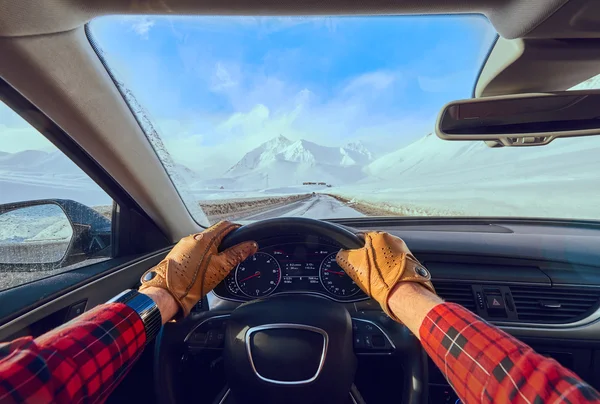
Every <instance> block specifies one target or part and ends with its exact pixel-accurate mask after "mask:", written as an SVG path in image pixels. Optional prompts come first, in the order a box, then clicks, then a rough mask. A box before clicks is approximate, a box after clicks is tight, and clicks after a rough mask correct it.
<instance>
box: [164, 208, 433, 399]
mask: <svg viewBox="0 0 600 404" xmlns="http://www.w3.org/2000/svg"><path fill="white" fill-rule="evenodd" d="M273 235H304V236H307V237H321V238H328V239H330V240H332V241H334V242H336V243H337V244H339V245H340V246H341V247H342V248H346V249H348V248H350V249H354V248H360V247H362V246H363V245H364V243H363V241H362V240H361V239H360V238H359V237H358V236H357V235H356V234H354V233H353V232H351V231H349V230H348V229H346V228H344V227H341V226H338V225H336V224H333V223H329V222H324V221H320V220H314V219H308V218H275V219H268V220H264V221H260V222H254V223H251V224H248V225H245V226H242V227H240V228H239V229H236V230H234V231H233V232H231V233H230V234H229V235H227V237H226V238H225V239H224V240H223V242H222V243H221V246H220V249H221V250H224V249H226V248H229V247H231V246H233V245H235V244H238V243H241V242H243V241H248V240H260V239H264V238H266V237H272V236H273ZM221 314H222V313H221ZM398 326H399V325H398ZM399 327H402V329H404V331H403V332H402V333H401V334H403V335H402V336H401V337H400V338H401V340H398V339H396V340H395V343H394V344H393V345H394V346H395V348H396V350H402V351H403V352H402V355H398V358H399V360H401V361H402V365H403V368H404V391H403V392H402V393H401V395H400V397H398V398H399V402H403V403H407V404H418V403H419V404H420V403H423V402H425V401H426V399H427V392H426V385H427V363H426V361H425V356H424V352H423V350H422V348H421V346H420V344H419V342H418V340H417V339H416V338H415V337H414V336H412V335H411V334H410V332H408V330H407V329H406V328H405V327H403V326H399ZM176 328H177V324H167V325H166V326H165V327H164V328H163V330H162V331H161V333H160V334H159V337H158V339H157V343H156V352H155V366H154V372H155V377H156V378H157V380H156V385H157V396H158V397H157V398H158V399H159V402H167V403H174V402H175V401H176V400H175V395H176V381H175V380H174V372H175V369H178V364H175V363H173V361H174V360H178V359H180V358H181V355H180V354H179V355H178V353H176V352H174V351H173V349H174V347H173V345H174V344H175V343H174V341H173V339H177V338H181V337H182V336H183V335H185V331H184V332H181V331H179V332H178V331H177V330H176ZM167 334H169V335H167ZM223 360H224V365H225V374H226V377H227V386H228V388H229V392H228V394H227V396H228V397H223V400H220V402H222V403H226V402H235V403H254V402H257V403H258V402H260V403H280V402H286V403H290V404H295V403H338V402H340V403H342V402H347V399H348V394H349V392H350V389H351V387H352V386H353V382H354V377H355V373H356V367H357V359H356V355H355V353H354V349H353V329H352V318H351V316H350V313H349V312H348V310H347V309H346V306H344V305H342V304H339V303H336V302H333V301H331V300H329V299H327V298H325V297H320V296H313V295H294V294H288V295H285V294H281V295H275V296H271V297H267V298H264V299H258V300H254V301H251V302H248V303H245V304H242V305H240V306H239V307H238V308H237V309H235V310H234V311H233V312H231V314H230V316H229V320H228V321H227V326H226V332H225V344H224V349H223ZM198 383H200V384H201V383H202V381H201V380H199V381H198ZM399 394H400V392H399ZM400 398H401V401H400Z"/></svg>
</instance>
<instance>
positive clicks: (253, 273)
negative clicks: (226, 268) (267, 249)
mask: <svg viewBox="0 0 600 404" xmlns="http://www.w3.org/2000/svg"><path fill="white" fill-rule="evenodd" d="M280 281H281V268H280V267H279V262H277V260H276V259H275V258H273V256H272V255H270V254H267V253H264V252H257V253H256V254H254V255H253V256H252V257H250V258H247V259H246V260H245V261H244V262H242V263H241V264H239V265H238V267H237V269H236V271H235V282H236V284H237V286H238V288H239V289H240V290H241V291H242V293H244V294H245V295H247V296H250V297H261V296H267V295H269V294H271V293H272V292H273V291H274V290H275V288H276V287H277V285H279V282H280Z"/></svg>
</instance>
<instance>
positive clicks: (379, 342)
mask: <svg viewBox="0 0 600 404" xmlns="http://www.w3.org/2000/svg"><path fill="white" fill-rule="evenodd" d="M371 342H372V343H373V348H383V347H385V338H384V337H383V335H373V337H372V338H371Z"/></svg>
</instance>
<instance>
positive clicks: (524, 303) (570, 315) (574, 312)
mask: <svg viewBox="0 0 600 404" xmlns="http://www.w3.org/2000/svg"><path fill="white" fill-rule="evenodd" d="M510 290H511V293H512V296H513V299H514V302H515V306H516V307H517V314H518V316H519V321H526V322H528V323H555V324H560V323H571V322H574V321H577V320H581V319H583V318H585V317H587V316H589V315H590V314H591V313H593V312H594V311H595V310H596V309H597V308H598V305H599V303H600V290H598V289H587V288H564V287H538V286H511V287H510Z"/></svg>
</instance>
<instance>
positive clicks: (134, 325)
mask: <svg viewBox="0 0 600 404" xmlns="http://www.w3.org/2000/svg"><path fill="white" fill-rule="evenodd" d="M145 343H146V332H145V329H144V323H143V322H142V320H141V319H140V317H139V315H138V314H137V313H136V312H135V311H134V310H132V309H131V308H129V307H128V306H126V305H124V304H122V303H109V304H103V305H100V306H98V307H96V308H94V309H92V310H90V311H89V312H87V313H84V314H82V315H81V316H79V317H77V319H76V320H75V321H71V322H69V323H67V324H65V325H64V326H62V327H60V328H57V329H55V330H53V331H51V332H49V333H47V334H44V335H42V336H40V337H38V338H36V339H32V338H31V337H24V338H19V339H17V340H14V341H12V342H8V343H5V344H2V345H0V403H11V402H14V403H73V404H78V403H98V402H103V401H104V400H106V398H107V397H108V395H109V394H110V393H111V392H112V390H113V389H114V388H115V387H116V385H117V384H118V383H119V381H120V380H121V379H122V378H123V377H124V376H125V375H126V374H127V371H128V370H129V369H130V368H131V366H132V365H133V363H134V362H135V361H136V360H137V358H138V357H139V356H140V355H141V353H142V351H143V348H144V345H145Z"/></svg>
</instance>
